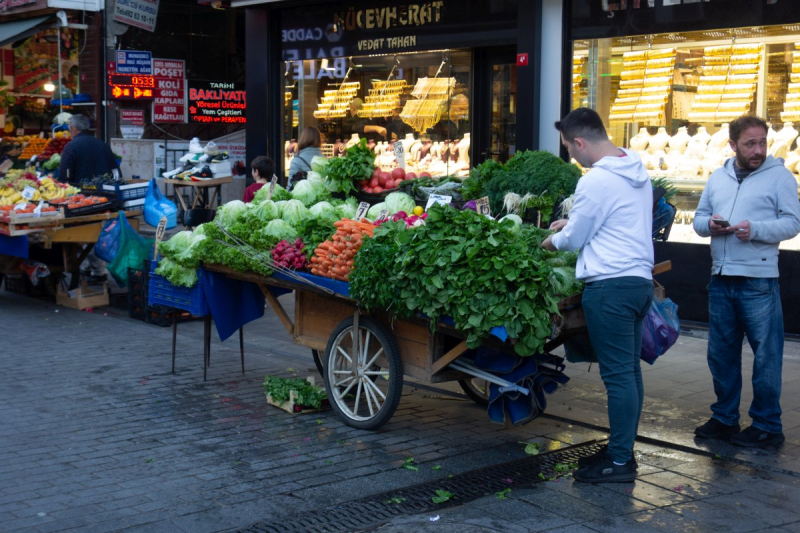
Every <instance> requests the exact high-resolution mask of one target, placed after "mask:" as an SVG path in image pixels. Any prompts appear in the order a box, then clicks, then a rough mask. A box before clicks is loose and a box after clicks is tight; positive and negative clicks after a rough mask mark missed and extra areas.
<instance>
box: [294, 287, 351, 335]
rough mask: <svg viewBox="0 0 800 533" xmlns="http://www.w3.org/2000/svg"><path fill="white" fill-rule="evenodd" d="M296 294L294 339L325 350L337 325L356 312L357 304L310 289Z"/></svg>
mask: <svg viewBox="0 0 800 533" xmlns="http://www.w3.org/2000/svg"><path fill="white" fill-rule="evenodd" d="M294 294H295V305H294V313H295V317H294V341H295V342H296V343H297V344H300V345H301V346H306V347H308V348H312V349H315V350H320V349H322V350H324V349H325V346H326V345H327V343H328V338H330V336H331V333H333V330H334V329H336V326H338V325H339V323H340V322H341V321H342V320H345V319H346V318H348V317H351V316H353V314H354V313H355V312H356V306H355V304H353V303H350V302H347V301H345V300H338V299H333V298H329V297H326V296H321V295H319V294H315V293H313V292H309V291H299V290H298V291H295V293H294ZM320 346H321V347H322V348H320Z"/></svg>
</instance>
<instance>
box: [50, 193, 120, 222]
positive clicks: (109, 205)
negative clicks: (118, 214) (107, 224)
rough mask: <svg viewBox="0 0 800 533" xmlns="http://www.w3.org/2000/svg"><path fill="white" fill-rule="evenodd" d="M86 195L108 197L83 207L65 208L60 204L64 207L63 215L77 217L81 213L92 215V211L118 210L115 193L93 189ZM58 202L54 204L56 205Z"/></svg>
mask: <svg viewBox="0 0 800 533" xmlns="http://www.w3.org/2000/svg"><path fill="white" fill-rule="evenodd" d="M87 196H105V197H106V198H108V201H107V202H103V203H102V204H94V205H87V206H85V207H74V208H72V209H69V208H67V206H66V205H62V206H61V207H63V208H64V216H65V217H67V218H69V217H79V216H83V215H92V214H94V213H105V212H106V211H117V210H119V201H118V200H117V195H116V194H114V193H111V192H106V191H95V192H92V193H91V194H87ZM59 205H60V204H56V206H57V207H58V206H59Z"/></svg>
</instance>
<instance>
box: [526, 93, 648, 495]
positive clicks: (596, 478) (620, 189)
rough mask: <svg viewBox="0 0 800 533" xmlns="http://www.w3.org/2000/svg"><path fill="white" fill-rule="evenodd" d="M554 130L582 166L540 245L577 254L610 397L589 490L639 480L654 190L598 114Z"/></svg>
mask: <svg viewBox="0 0 800 533" xmlns="http://www.w3.org/2000/svg"><path fill="white" fill-rule="evenodd" d="M556 129H557V130H559V131H560V132H561V142H562V143H563V144H564V146H565V147H566V148H567V150H568V151H569V155H570V157H572V158H574V159H575V160H576V161H578V163H580V164H581V165H582V166H584V167H587V168H588V167H592V169H591V170H590V171H589V172H588V173H586V175H585V176H583V177H582V178H581V179H580V180H579V181H578V187H577V189H576V190H575V202H574V204H573V206H572V209H571V210H570V212H569V220H568V221H567V220H558V221H556V222H553V224H551V226H550V229H552V230H561V231H560V232H559V233H556V234H554V235H551V236H549V237H548V238H547V239H545V241H544V242H543V243H542V246H544V247H545V248H547V249H550V250H556V249H557V250H580V254H579V255H578V264H577V266H576V276H577V277H578V278H579V279H582V280H584V281H585V282H586V283H585V289H584V292H583V299H582V306H583V310H584V313H585V314H586V324H587V326H588V329H589V338H590V340H591V342H592V348H593V349H594V352H595V354H596V356H597V360H598V363H599V365H600V376H601V377H602V378H603V383H604V384H605V387H606V394H607V396H608V421H609V426H610V428H611V435H610V438H609V442H608V447H607V448H606V449H603V450H601V451H600V452H599V453H597V454H595V455H593V456H591V457H586V458H583V459H581V461H579V463H578V465H579V466H580V467H581V468H579V469H578V470H577V471H576V472H575V473H574V474H573V477H574V479H575V480H576V481H582V482H586V483H608V482H611V483H624V482H629V481H633V480H634V479H635V478H636V468H637V464H636V459H635V457H634V456H633V444H634V441H635V440H636V432H637V430H638V427H639V416H640V415H641V412H642V402H643V400H644V386H643V384H642V370H641V366H640V361H639V356H640V353H641V349H642V322H643V320H644V317H645V315H646V314H647V311H648V310H649V309H650V304H651V302H652V299H653V281H652V280H653V278H652V272H653V240H652V236H651V231H652V224H653V187H652V185H651V182H650V177H649V176H648V175H647V171H646V170H645V169H644V166H643V165H642V162H641V160H640V159H639V156H638V155H636V153H635V152H632V151H628V150H624V149H622V148H617V147H616V146H614V144H613V143H612V142H611V141H610V140H609V139H608V135H607V134H606V130H605V127H604V126H603V121H602V119H601V118H600V116H599V115H598V114H597V113H596V112H595V111H593V110H591V109H587V108H580V109H576V110H574V111H572V112H571V113H570V114H569V115H567V116H566V117H564V119H563V120H561V121H560V122H556Z"/></svg>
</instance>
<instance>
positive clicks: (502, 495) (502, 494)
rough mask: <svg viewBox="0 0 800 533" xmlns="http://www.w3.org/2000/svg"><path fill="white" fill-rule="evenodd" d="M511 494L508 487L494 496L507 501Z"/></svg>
mask: <svg viewBox="0 0 800 533" xmlns="http://www.w3.org/2000/svg"><path fill="white" fill-rule="evenodd" d="M509 494H511V487H507V488H505V489H503V490H501V491H500V492H495V493H494V495H495V496H497V498H498V499H500V500H505V499H506V498H507V497H508V495H509Z"/></svg>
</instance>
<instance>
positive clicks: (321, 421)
mask: <svg viewBox="0 0 800 533" xmlns="http://www.w3.org/2000/svg"><path fill="white" fill-rule="evenodd" d="M323 423H324V421H323V420H322V419H321V418H317V425H318V426H319V425H321V424H323Z"/></svg>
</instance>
